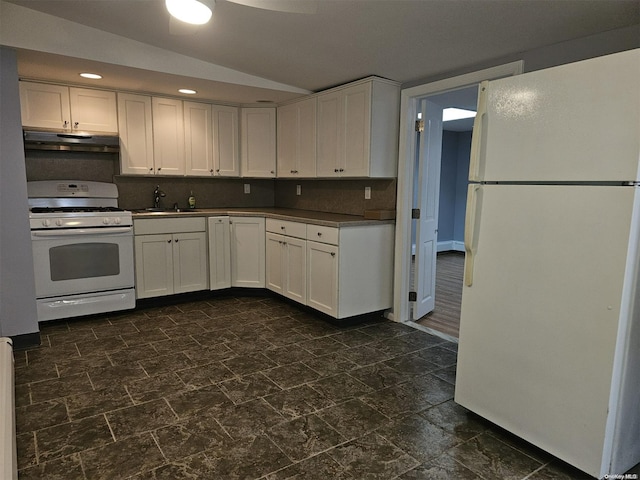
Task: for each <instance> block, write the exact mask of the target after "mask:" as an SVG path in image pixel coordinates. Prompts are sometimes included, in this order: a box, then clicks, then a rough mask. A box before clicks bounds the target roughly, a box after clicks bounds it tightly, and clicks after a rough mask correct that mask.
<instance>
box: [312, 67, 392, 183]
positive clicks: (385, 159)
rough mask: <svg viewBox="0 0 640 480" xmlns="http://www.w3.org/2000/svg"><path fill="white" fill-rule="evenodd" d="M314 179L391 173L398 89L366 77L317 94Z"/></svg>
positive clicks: (389, 174)
mask: <svg viewBox="0 0 640 480" xmlns="http://www.w3.org/2000/svg"><path fill="white" fill-rule="evenodd" d="M317 102H318V105H317V108H318V114H317V122H318V125H317V135H318V138H317V162H316V173H317V176H318V177H387V178H392V177H395V176H396V175H397V160H398V131H399V115H400V87H399V85H398V84H397V83H395V82H391V81H388V80H384V79H379V78H369V79H365V80H362V81H358V82H354V83H351V84H348V85H345V86H342V87H337V88H335V89H332V90H329V91H327V92H324V93H320V94H318V95H317Z"/></svg>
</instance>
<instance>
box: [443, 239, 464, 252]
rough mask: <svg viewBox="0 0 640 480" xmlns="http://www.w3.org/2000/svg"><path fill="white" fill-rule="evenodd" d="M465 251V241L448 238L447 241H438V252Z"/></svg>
mask: <svg viewBox="0 0 640 480" xmlns="http://www.w3.org/2000/svg"><path fill="white" fill-rule="evenodd" d="M451 251H454V252H464V242H458V241H456V240H448V241H446V242H438V252H451Z"/></svg>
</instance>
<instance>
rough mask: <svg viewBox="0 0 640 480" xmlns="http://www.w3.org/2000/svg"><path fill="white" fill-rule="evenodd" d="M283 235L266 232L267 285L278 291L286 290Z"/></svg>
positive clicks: (270, 288)
mask: <svg viewBox="0 0 640 480" xmlns="http://www.w3.org/2000/svg"><path fill="white" fill-rule="evenodd" d="M285 238H287V237H283V236H282V235H277V234H275V233H270V232H267V234H266V257H267V258H266V267H265V269H266V271H265V275H266V287H267V288H268V289H269V290H272V291H274V292H276V293H280V294H282V293H283V292H284V272H283V261H284V258H283V253H284V243H283V241H284V239H285Z"/></svg>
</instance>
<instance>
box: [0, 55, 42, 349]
mask: <svg viewBox="0 0 640 480" xmlns="http://www.w3.org/2000/svg"><path fill="white" fill-rule="evenodd" d="M20 123H21V122H20V97H19V93H18V67H17V61H16V54H15V51H14V50H11V49H8V48H5V47H0V335H2V336H11V337H14V336H17V335H25V334H34V333H37V332H38V320H37V312H36V290H35V281H34V274H33V256H32V253H31V234H30V232H29V209H28V206H27V184H26V173H25V162H24V150H23V144H22V127H21V125H20Z"/></svg>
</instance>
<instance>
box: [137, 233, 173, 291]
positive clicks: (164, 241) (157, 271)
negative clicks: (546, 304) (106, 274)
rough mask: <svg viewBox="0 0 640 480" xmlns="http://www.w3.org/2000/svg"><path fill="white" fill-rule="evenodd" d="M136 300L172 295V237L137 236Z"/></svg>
mask: <svg viewBox="0 0 640 480" xmlns="http://www.w3.org/2000/svg"><path fill="white" fill-rule="evenodd" d="M134 243H135V253H136V260H135V262H136V298H149V297H160V296H163V295H172V294H173V293H174V290H173V238H172V236H171V235H136V236H135V237H134Z"/></svg>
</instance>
